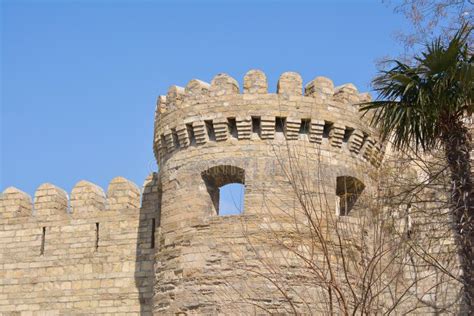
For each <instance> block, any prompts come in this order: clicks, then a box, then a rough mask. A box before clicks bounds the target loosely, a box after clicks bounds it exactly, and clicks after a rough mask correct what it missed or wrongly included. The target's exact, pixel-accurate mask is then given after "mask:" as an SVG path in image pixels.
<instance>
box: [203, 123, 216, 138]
mask: <svg viewBox="0 0 474 316" xmlns="http://www.w3.org/2000/svg"><path fill="white" fill-rule="evenodd" d="M204 123H205V124H206V130H207V136H208V137H209V140H213V141H215V140H216V133H215V132H214V125H213V124H212V121H211V120H209V121H204Z"/></svg>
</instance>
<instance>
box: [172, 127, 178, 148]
mask: <svg viewBox="0 0 474 316" xmlns="http://www.w3.org/2000/svg"><path fill="white" fill-rule="evenodd" d="M171 136H172V137H173V144H174V148H179V138H178V133H177V132H176V129H174V128H172V129H171Z"/></svg>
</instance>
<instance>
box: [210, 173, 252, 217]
mask: <svg viewBox="0 0 474 316" xmlns="http://www.w3.org/2000/svg"><path fill="white" fill-rule="evenodd" d="M202 178H203V180H204V183H205V184H206V188H207V191H208V193H209V197H210V200H209V205H210V206H211V207H212V208H213V211H214V212H215V214H217V215H239V214H242V213H243V209H244V195H245V171H244V170H243V169H241V168H239V167H235V166H229V165H224V166H216V167H212V168H210V169H208V170H206V171H204V172H203V173H202Z"/></svg>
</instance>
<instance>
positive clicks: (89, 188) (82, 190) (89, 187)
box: [71, 180, 107, 216]
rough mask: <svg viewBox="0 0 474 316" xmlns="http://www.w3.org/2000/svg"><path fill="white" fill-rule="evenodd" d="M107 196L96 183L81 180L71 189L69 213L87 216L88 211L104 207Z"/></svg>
mask: <svg viewBox="0 0 474 316" xmlns="http://www.w3.org/2000/svg"><path fill="white" fill-rule="evenodd" d="M106 204H107V197H106V195H105V192H104V190H103V189H102V188H101V187H99V186H98V185H96V184H94V183H92V182H89V181H85V180H81V181H79V182H78V183H76V185H75V186H74V188H73V189H72V191H71V213H72V214H73V215H76V214H77V215H80V216H84V215H83V214H84V213H85V214H86V215H85V216H89V214H90V213H94V212H101V211H103V210H105V209H106Z"/></svg>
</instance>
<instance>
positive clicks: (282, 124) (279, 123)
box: [275, 117, 286, 133]
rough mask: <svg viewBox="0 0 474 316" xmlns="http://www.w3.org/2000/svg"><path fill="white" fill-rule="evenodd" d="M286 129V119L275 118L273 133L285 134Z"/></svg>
mask: <svg viewBox="0 0 474 316" xmlns="http://www.w3.org/2000/svg"><path fill="white" fill-rule="evenodd" d="M285 129H286V117H276V118H275V132H277V133H285Z"/></svg>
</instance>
